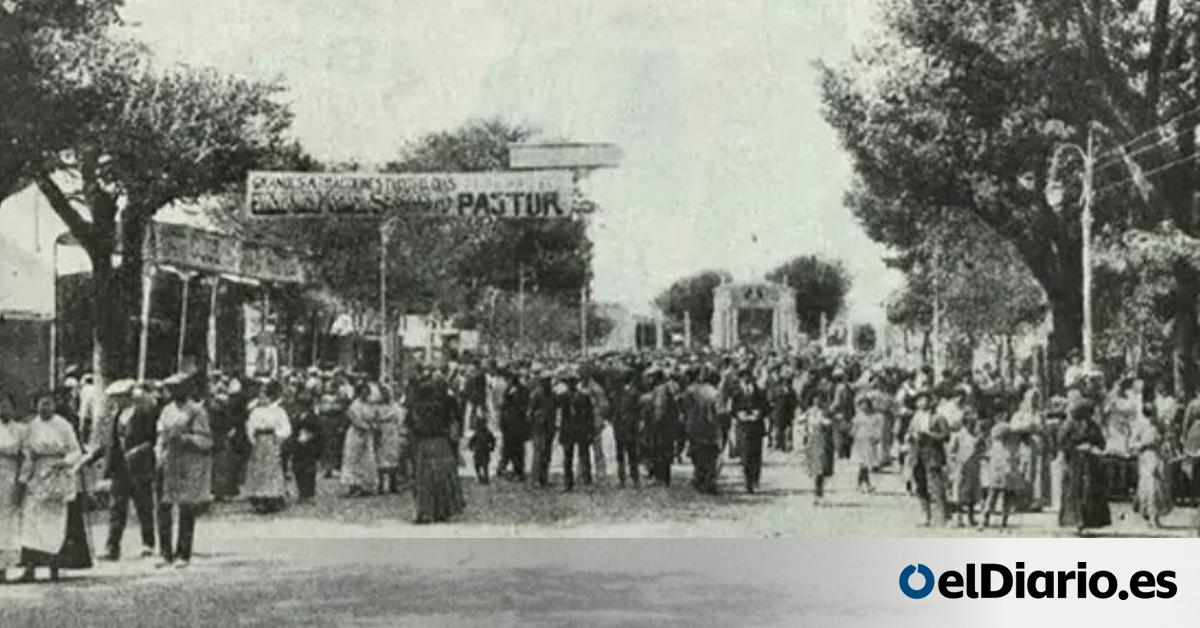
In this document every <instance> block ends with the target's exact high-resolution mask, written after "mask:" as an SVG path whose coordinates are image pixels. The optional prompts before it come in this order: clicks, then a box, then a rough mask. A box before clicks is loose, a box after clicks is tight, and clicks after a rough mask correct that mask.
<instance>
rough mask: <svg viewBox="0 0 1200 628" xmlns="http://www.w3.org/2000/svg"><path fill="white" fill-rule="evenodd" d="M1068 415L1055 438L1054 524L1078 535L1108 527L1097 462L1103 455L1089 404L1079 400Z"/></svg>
mask: <svg viewBox="0 0 1200 628" xmlns="http://www.w3.org/2000/svg"><path fill="white" fill-rule="evenodd" d="M1069 412H1070V418H1069V419H1068V421H1067V423H1066V424H1064V425H1063V427H1062V430H1061V432H1060V433H1059V437H1058V446H1059V447H1060V448H1061V449H1062V453H1063V462H1064V468H1063V475H1062V485H1063V490H1062V505H1061V509H1060V510H1059V513H1058V524H1059V525H1060V526H1062V527H1064V528H1075V529H1076V531H1078V532H1079V533H1080V534H1082V533H1083V531H1084V530H1085V529H1087V528H1100V527H1104V526H1107V525H1110V524H1111V523H1112V512H1111V511H1110V510H1109V508H1108V493H1107V491H1106V487H1105V474H1104V465H1103V463H1102V462H1101V459H1100V455H1101V453H1102V452H1103V451H1104V434H1103V432H1102V431H1101V430H1100V426H1099V425H1097V424H1096V422H1095V421H1094V420H1093V419H1092V415H1093V414H1094V413H1095V409H1094V407H1093V406H1092V404H1091V402H1089V401H1086V400H1080V401H1078V402H1076V404H1075V406H1074V407H1073V408H1071V409H1070V411H1069Z"/></svg>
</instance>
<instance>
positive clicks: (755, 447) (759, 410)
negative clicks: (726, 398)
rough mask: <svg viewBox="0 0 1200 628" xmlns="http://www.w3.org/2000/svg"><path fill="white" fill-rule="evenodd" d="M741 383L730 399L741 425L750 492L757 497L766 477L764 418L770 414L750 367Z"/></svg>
mask: <svg viewBox="0 0 1200 628" xmlns="http://www.w3.org/2000/svg"><path fill="white" fill-rule="evenodd" d="M739 379H740V381H739V383H738V385H737V387H736V388H735V389H734V390H733V394H732V397H731V399H730V413H731V414H733V420H734V421H736V422H737V430H738V442H739V443H740V444H741V450H742V451H741V453H742V474H743V476H744V477H745V480H746V491H747V492H749V493H753V492H754V491H755V489H757V488H758V480H759V477H760V475H761V474H762V450H763V437H764V436H766V428H765V425H764V423H763V416H764V415H765V414H766V410H767V400H766V395H764V394H763V392H762V389H760V388H759V387H758V385H757V384H755V383H754V373H753V372H752V371H751V369H750V368H749V367H747V368H743V369H742V371H741V374H740V376H739Z"/></svg>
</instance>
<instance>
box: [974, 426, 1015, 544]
mask: <svg viewBox="0 0 1200 628" xmlns="http://www.w3.org/2000/svg"><path fill="white" fill-rule="evenodd" d="M1019 439H1020V435H1019V434H1017V433H1014V432H1013V431H1012V429H1011V427H1010V426H1009V424H1008V421H1006V420H1004V419H1003V418H1001V419H1000V420H998V421H996V424H995V425H994V426H993V427H992V432H991V438H990V442H989V443H988V450H987V468H986V470H987V473H985V474H984V475H985V476H986V477H984V478H983V484H984V487H985V488H986V489H987V502H986V503H985V504H984V510H983V527H985V528H986V527H987V526H988V519H989V518H990V517H991V515H992V513H993V512H995V510H996V506H997V502H999V505H1000V527H1001V528H1003V527H1006V526H1008V515H1009V513H1011V512H1012V495H1013V492H1014V490H1015V489H1016V488H1017V486H1018V485H1019V483H1020V476H1019V475H1018V473H1017V470H1016V456H1017V451H1016V447H1017V445H1018V444H1019Z"/></svg>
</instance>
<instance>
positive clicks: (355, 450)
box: [341, 384, 379, 497]
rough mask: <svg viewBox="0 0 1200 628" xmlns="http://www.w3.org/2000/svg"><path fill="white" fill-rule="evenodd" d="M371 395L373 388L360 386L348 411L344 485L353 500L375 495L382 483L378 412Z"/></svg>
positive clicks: (342, 474) (343, 459)
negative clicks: (377, 453) (377, 454)
mask: <svg viewBox="0 0 1200 628" xmlns="http://www.w3.org/2000/svg"><path fill="white" fill-rule="evenodd" d="M370 394H371V389H370V387H369V386H367V385H366V384H360V385H359V387H358V389H357V390H355V399H354V401H353V402H351V403H350V409H349V410H347V411H346V418H347V419H348V420H349V421H350V427H349V428H348V429H347V430H346V439H345V441H344V444H343V447H342V473H341V482H342V485H343V486H345V487H346V488H347V491H348V494H349V496H350V497H357V496H361V495H370V494H372V493H374V492H375V487H376V486H377V485H378V482H379V467H378V464H379V463H378V461H377V460H376V459H375V432H376V429H377V425H376V423H377V415H378V411H377V409H376V405H375V404H373V403H371V402H370V399H369V397H370Z"/></svg>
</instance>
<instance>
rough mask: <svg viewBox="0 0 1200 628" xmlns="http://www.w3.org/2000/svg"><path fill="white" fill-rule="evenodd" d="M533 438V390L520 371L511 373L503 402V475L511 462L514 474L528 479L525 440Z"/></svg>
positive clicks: (501, 433)
mask: <svg viewBox="0 0 1200 628" xmlns="http://www.w3.org/2000/svg"><path fill="white" fill-rule="evenodd" d="M528 439H529V389H527V388H525V383H524V382H523V381H521V376H520V375H519V374H518V373H511V374H508V386H507V387H506V388H505V389H504V398H503V399H502V400H501V402H500V466H499V468H498V469H497V470H496V475H497V476H499V475H502V474H503V473H504V471H505V469H506V468H508V467H509V465H511V467H512V477H513V478H515V479H516V480H517V481H519V482H524V481H525V441H526V440H528Z"/></svg>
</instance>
